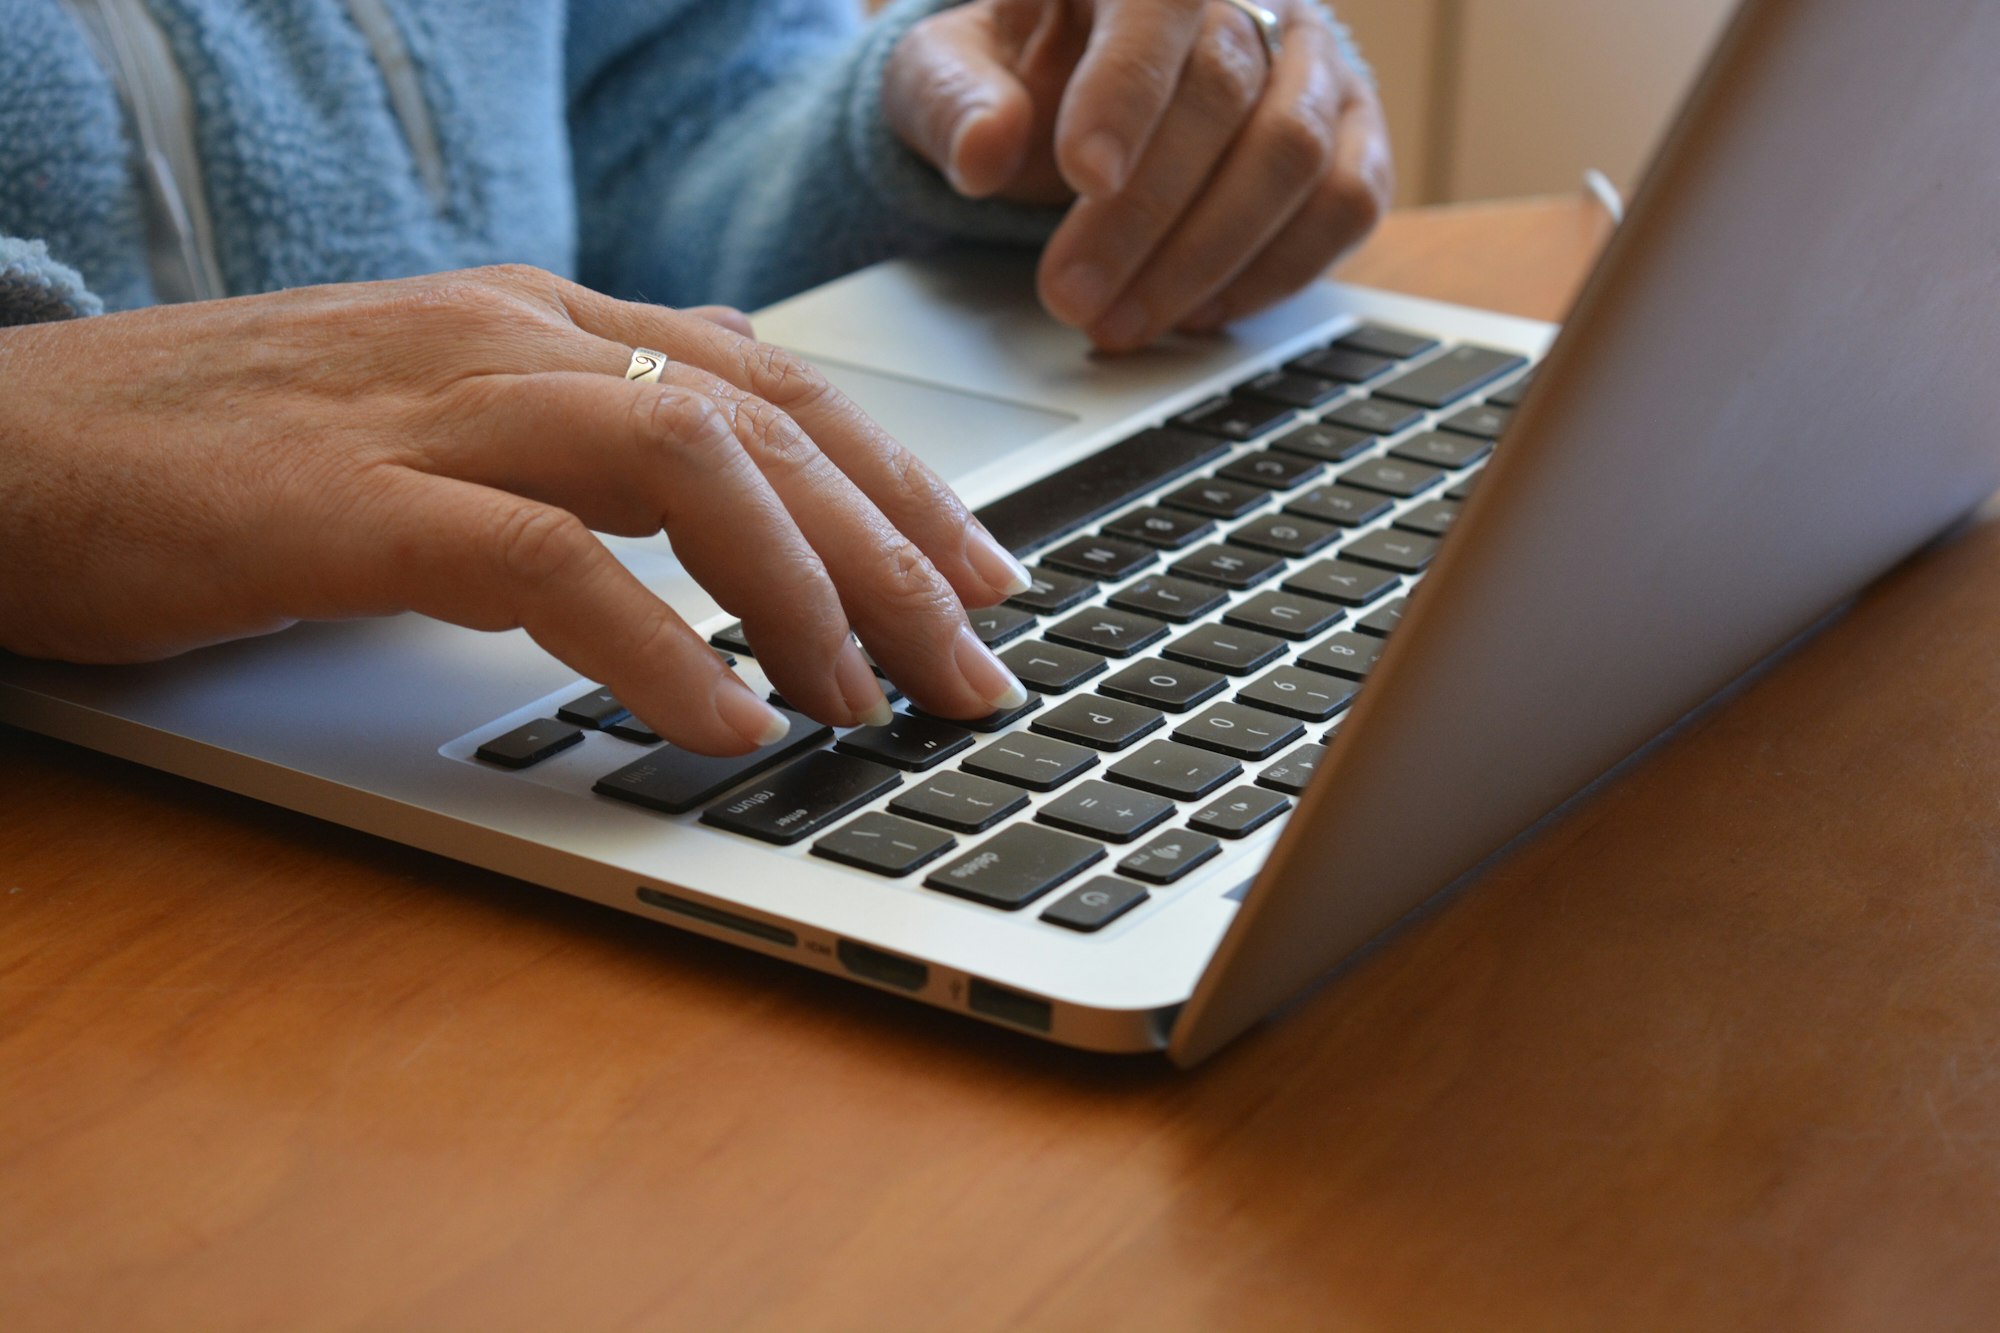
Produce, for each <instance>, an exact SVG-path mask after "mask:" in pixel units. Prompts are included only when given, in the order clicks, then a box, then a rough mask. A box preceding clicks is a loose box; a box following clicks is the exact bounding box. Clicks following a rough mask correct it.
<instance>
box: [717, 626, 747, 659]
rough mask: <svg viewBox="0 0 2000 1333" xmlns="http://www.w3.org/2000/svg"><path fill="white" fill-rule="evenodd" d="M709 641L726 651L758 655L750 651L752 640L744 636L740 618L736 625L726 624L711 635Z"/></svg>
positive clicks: (744, 654)
mask: <svg viewBox="0 0 2000 1333" xmlns="http://www.w3.org/2000/svg"><path fill="white" fill-rule="evenodd" d="M708 641H709V642H710V643H711V644H713V645H714V646H716V647H717V648H720V649H722V650H723V651H724V652H726V653H741V654H743V656H745V657H754V656H756V654H755V653H753V652H751V651H750V640H748V639H746V638H744V637H743V622H742V621H740V620H739V621H737V622H736V623H735V624H734V625H724V626H723V627H722V628H721V629H719V630H717V631H716V632H715V633H713V634H711V635H709V636H708Z"/></svg>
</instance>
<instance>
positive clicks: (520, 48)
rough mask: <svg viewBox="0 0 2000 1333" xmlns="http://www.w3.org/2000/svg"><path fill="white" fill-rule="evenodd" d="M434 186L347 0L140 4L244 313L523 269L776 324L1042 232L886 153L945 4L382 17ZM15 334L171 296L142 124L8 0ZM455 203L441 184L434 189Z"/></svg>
mask: <svg viewBox="0 0 2000 1333" xmlns="http://www.w3.org/2000/svg"><path fill="white" fill-rule="evenodd" d="M381 3H382V5H383V7H384V8H385V9H386V11H387V13H388V15H389V16H390V17H391V18H392V19H393V22H394V25H395V29H396V31H397V33H398V34H399V35H400V39H401V44H402V46H403V47H404V48H406V49H407V52H408V55H409V57H410V63H411V66H412V67H413V69H414V74H415V80H416V87H417V88H418V90H419V91H420V93H421V97H422V103H423V109H424V111H425V112H426V113H427V116H428V121H429V124H430V127H431V129H432V132H433V133H434V136H435V142H436V145H437V148H438V150H439V151H438V153H437V155H436V160H437V161H438V162H439V163H441V165H442V173H441V176H440V175H439V174H438V173H435V172H434V173H433V175H432V178H431V181H430V183H429V184H428V185H427V182H426V179H425V171H424V163H423V161H422V160H421V158H422V155H421V154H420V153H419V152H418V151H417V150H415V149H413V146H412V145H413V139H414V138H415V137H418V136H413V135H412V133H411V132H410V127H409V125H408V123H407V117H405V118H403V119H399V117H398V115H397V110H398V108H397V107H395V106H394V105H392V101H393V98H392V90H391V88H390V86H389V83H388V81H387V80H386V79H385V77H384V72H383V68H382V63H381V61H380V59H379V55H380V52H379V48H378V47H375V46H371V44H370V42H369V41H368V40H367V38H366V37H365V35H364V31H363V29H362V28H361V27H360V26H358V24H357V20H356V16H355V12H354V11H355V9H356V7H355V6H353V5H351V4H349V3H343V0H289V2H288V3H249V2H247V0H235V2H233V3H232V0H148V5H147V7H148V9H149V10H150V12H151V14H152V15H153V16H154V18H155V19H156V20H157V22H158V25H159V27H160V29H161V30H163V31H164V33H165V35H166V37H167V39H168V43H169V47H170V50H171V53H172V61H173V64H174V65H175V66H176V67H177V69H178V72H179V75H180V77H181V78H182V80H183V81H184V82H185V85H186V88H187V90H188V94H189V100H190V102H191V103H192V110H193V113H194V114H193V126H194V135H195V145H196V148H197V150H198V159H199V170H200V174H201V187H202V195H203V198H204V199H205V201H206V204H207V207H208V211H209V214H210V215H211V217H212V219H213V229H212V230H213V236H214V247H213V249H214V254H215V257H216V259H217V260H218V261H219V268H220V276H221V278H222V279H223V285H224V286H226V288H227V291H228V292H229V293H230V294H242V293H248V292H257V291H268V290H272V289H275V288H281V287H291V286H297V285H300V284H305V283H317V282H340V281H349V280H358V279H367V278H384V277H395V276H400V275H406V274H413V273H425V272H434V271H437V270H440V269H447V268H458V267H463V266H466V265H473V264H485V263H495V262H502V261H517V262H525V263H531V264H537V265H540V266H542V267H544V268H548V269H551V270H554V271H555V272H558V273H562V274H565V275H568V276H571V277H575V278H577V279H579V280H581V281H583V282H585V283H588V284H590V285H591V286H593V287H597V288H599V289H601V290H604V291H608V292H611V293H613V294H615V295H620V296H626V297H642V298H647V299H651V300H656V301H663V302H668V303H671V304H677V305H678V304H688V303H694V302H700V301H727V302H732V303H735V304H738V305H743V306H756V305H760V304H763V303H765V302H767V301H770V300H773V299H776V298H777V297H779V296H782V295H785V294H788V293H790V292H793V291H797V290H800V289H802V288H804V287H808V286H811V285H812V284H814V283H817V282H821V281H824V280H826V279H828V278H831V277H834V276H836V275H838V274H839V273H842V272H845V271H847V270H850V269H853V268H857V267H859V266H861V265H863V264H866V263H870V262H872V261H874V260H876V259H880V258H885V257H888V256H890V255H893V254H905V253H911V252H917V251H922V250H926V249H933V248H936V247H938V246H939V245H941V244H944V243H946V242H949V241H951V240H955V239H971V240H984V241H999V242H1022V243H1026V242H1033V241H1036V240H1038V239H1040V238H1041V237H1042V236H1044V235H1045V234H1046V233H1047V230H1048V229H1049V227H1050V225H1051V223H1052V216H1051V215H1050V214H1048V213H1046V212H1044V211H1038V210H1029V209H1018V208H1010V207H1006V206H996V205H993V204H974V203H970V202H969V201H966V200H963V199H960V198H958V197H957V196H955V195H954V194H952V192H951V191H950V190H949V189H948V188H947V187H946V186H945V185H944V183H943V181H942V180H941V179H940V178H939V177H938V175H937V173H935V172H934V171H932V170H931V169H930V168H929V167H928V166H926V165H925V164H923V163H922V162H921V161H920V160H919V159H917V158H916V157H915V156H914V155H912V154H911V153H909V152H908V151H907V150H906V149H904V148H903V147H902V146H901V145H900V144H899V143H898V142H897V141H896V140H895V139H894V137H893V136H892V135H891V134H890V132H889V130H888V128H887V127H886V125H885V124H884V123H883V120H882V116H881V113H880V110H879V102H880V96H879V94H880V85H881V74H882V65H883V62H884V60H885V59H886V57H887V55H888V52H889V50H890V48H891V47H892V46H893V45H894V43H895V40H896V39H897V38H898V37H899V36H900V35H901V34H902V32H903V31H904V30H905V29H906V28H907V27H908V26H909V25H910V24H911V23H913V22H915V21H916V20H917V19H919V18H922V17H923V16H925V15H927V14H929V13H931V12H934V11H935V10H938V9H941V8H944V7H945V6H946V5H947V4H949V3H951V0H901V3H899V4H896V5H894V6H892V7H891V8H890V9H889V10H888V11H887V12H886V13H885V14H884V15H883V16H881V17H880V18H879V19H877V20H876V21H874V22H870V23H866V24H864V23H863V21H862V19H861V18H860V16H859V13H858V6H857V5H856V4H855V0H757V2H755V3H750V2H748V0H569V2H568V4H567V5H566V6H565V5H564V4H562V3H559V2H558V0H381ZM0 32H4V33H5V34H6V36H5V39H4V40H0V324H6V323H21V322H27V321H33V320H43V319H51V318H61V317H64V316H69V315H79V314H90V313H95V312H96V311H98V310H101V309H111V310H117V309H126V308H130V307H134V306H142V305H148V304H152V303H154V302H155V300H156V299H157V294H156V292H155V287H154V282H153V276H152V270H151V268H150V266H149V260H148V248H147V224H146V207H147V187H146V185H145V181H144V177H143V175H142V173H141V171H140V169H139V165H138V159H139V152H138V148H137V144H138V142H139V138H138V134H137V131H136V128H135V125H134V124H133V121H132V119H131V117H130V116H129V115H128V114H127V111H126V109H125V108H124V106H123V105H122V103H121V100H120V97H119V93H118V90H117V85H116V83H115V82H114V80H113V77H112V75H111V74H110V73H109V72H108V70H107V67H106V63H104V62H102V61H101V60H100V58H99V55H98V54H97V53H96V52H95V51H94V49H93V46H92V44H91V42H90V41H89V40H87V38H86V34H85V31H84V29H83V28H82V26H80V25H79V23H78V22H77V21H76V20H75V19H74V18H73V16H72V15H71V13H70V12H69V10H68V9H67V8H66V7H65V6H64V5H63V4H61V3H59V2H58V0H0ZM436 187H441V188H436Z"/></svg>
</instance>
